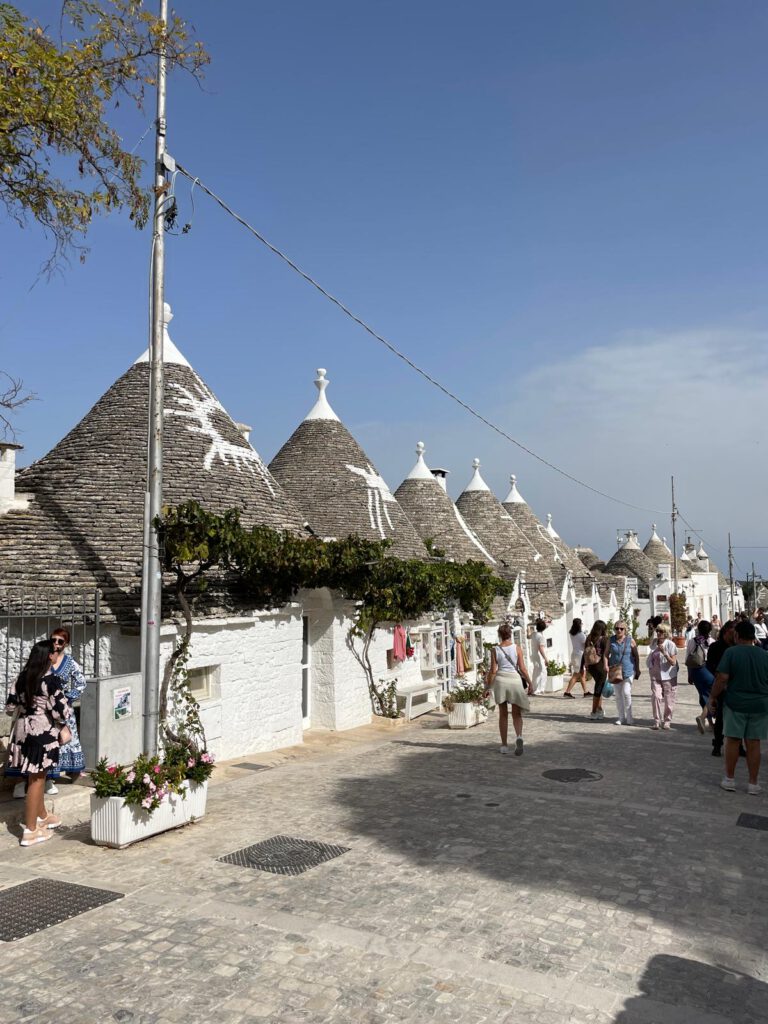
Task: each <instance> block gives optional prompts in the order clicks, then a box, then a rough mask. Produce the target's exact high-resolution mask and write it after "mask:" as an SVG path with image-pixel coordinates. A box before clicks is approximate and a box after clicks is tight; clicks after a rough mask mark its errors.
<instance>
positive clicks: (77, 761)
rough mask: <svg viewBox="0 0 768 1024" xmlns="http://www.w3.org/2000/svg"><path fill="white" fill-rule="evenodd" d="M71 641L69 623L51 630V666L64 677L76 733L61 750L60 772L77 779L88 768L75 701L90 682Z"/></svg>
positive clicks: (71, 724)
mask: <svg viewBox="0 0 768 1024" xmlns="http://www.w3.org/2000/svg"><path fill="white" fill-rule="evenodd" d="M69 642H70V635H69V630H68V629H67V628H66V626H59V628H58V629H54V631H53V632H52V633H51V643H52V644H53V646H54V652H53V661H52V663H51V668H52V670H53V673H54V675H56V676H58V677H59V679H60V680H61V686H62V689H63V690H64V696H65V697H66V698H67V702H68V704H69V705H70V709H69V715H68V716H67V727H68V728H69V731H70V732H71V733H72V739H71V740H70V741H69V743H65V744H64V745H63V746H62V748H61V751H60V752H59V771H60V772H67V774H68V775H69V777H70V778H73V777H74V778H76V777H77V776H78V775H79V774H80V772H81V771H83V770H84V769H85V755H84V754H83V748H82V747H81V746H80V736H79V734H78V731H77V719H76V718H75V711H74V708H73V707H72V704H73V703H74V701H76V700H80V697H81V696H82V694H83V690H84V689H85V686H86V682H85V676H84V675H83V670H82V669H81V668H80V666H79V665H78V663H77V662H76V661H75V659H74V658H73V657H72V655H71V654H67V653H66V649H67V647H69ZM45 791H46V793H50V792H51V789H50V787H49V786H46V790H45Z"/></svg>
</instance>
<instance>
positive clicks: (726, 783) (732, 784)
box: [720, 775, 736, 793]
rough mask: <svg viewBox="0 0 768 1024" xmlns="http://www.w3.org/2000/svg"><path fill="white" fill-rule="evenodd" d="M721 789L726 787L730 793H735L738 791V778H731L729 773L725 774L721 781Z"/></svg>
mask: <svg viewBox="0 0 768 1024" xmlns="http://www.w3.org/2000/svg"><path fill="white" fill-rule="evenodd" d="M720 789H724V790H726V791H727V792H728V793H735V792H736V779H729V778H728V776H727V775H725V776H723V780H722V782H721V783H720Z"/></svg>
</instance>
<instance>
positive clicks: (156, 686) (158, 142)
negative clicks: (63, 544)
mask: <svg viewBox="0 0 768 1024" xmlns="http://www.w3.org/2000/svg"><path fill="white" fill-rule="evenodd" d="M160 20H161V21H162V23H163V35H162V37H161V38H160V44H159V48H158V54H157V118H156V120H155V187H154V193H155V209H154V215H153V222H152V223H153V228H152V299H151V302H152V309H151V312H152V316H151V320H152V329H151V332H150V339H149V452H148V468H147V495H146V508H147V512H146V517H145V523H144V552H145V554H144V573H143V579H142V601H141V605H142V611H143V613H144V614H143V619H142V623H141V631H142V640H141V650H142V665H141V675H142V681H143V683H144V723H143V724H144V730H143V739H144V744H143V745H144V751H145V753H147V754H149V755H152V754H155V753H157V727H158V715H159V704H160V626H161V624H162V617H163V613H162V598H163V569H162V566H161V564H160V551H159V547H158V540H157V530H156V529H155V527H154V521H155V518H156V517H157V516H159V515H160V511H161V509H162V504H163V391H164V386H165V366H164V363H163V306H164V302H165V247H164V227H165V222H164V206H165V202H166V192H167V191H168V182H167V181H166V177H165V172H166V153H165V132H166V121H165V78H166V60H165V51H166V43H165V31H166V28H167V25H168V0H160Z"/></svg>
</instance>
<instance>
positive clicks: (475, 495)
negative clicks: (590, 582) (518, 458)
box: [456, 459, 562, 614]
mask: <svg viewBox="0 0 768 1024" xmlns="http://www.w3.org/2000/svg"><path fill="white" fill-rule="evenodd" d="M472 465H473V468H474V474H473V476H472V479H471V480H470V482H469V484H468V485H467V487H466V488H465V490H464V491H463V492H462V493H461V494H460V495H459V498H458V500H457V501H456V507H457V508H458V510H459V512H460V513H461V514H462V516H463V517H464V519H465V520H466V521H467V523H468V524H469V526H470V527H471V529H472V530H474V532H475V533H476V534H477V536H478V537H479V538H480V540H481V541H482V543H483V545H484V546H485V547H486V548H487V549H488V551H490V552H491V554H492V555H493V557H494V558H495V559H496V560H497V562H498V563H499V566H500V571H501V572H503V573H504V574H505V575H507V576H510V577H511V578H514V577H516V576H517V575H518V574H519V573H520V572H521V571H523V572H524V573H525V581H526V585H528V584H530V585H531V589H530V591H529V593H530V596H531V601H532V603H533V605H534V607H535V608H541V609H542V610H544V611H546V612H549V613H553V614H560V612H561V611H562V608H561V605H560V590H559V588H558V587H557V585H556V583H555V580H554V579H553V576H552V572H551V570H550V567H549V564H548V562H547V561H546V560H545V559H544V558H542V556H541V555H540V554H539V552H538V551H537V550H536V548H535V547H534V546H533V545H532V544H530V543H529V542H528V540H527V539H526V538H525V537H524V536H523V534H522V533H521V531H520V530H519V529H518V528H517V527H516V526H515V523H514V521H513V519H512V517H511V516H510V514H509V513H508V512H507V511H506V509H505V508H504V506H503V505H502V504H501V502H500V501H499V500H498V498H496V497H495V495H494V494H492V493H491V490H490V488H489V487H488V485H487V484H486V482H485V481H484V480H483V478H482V476H481V474H480V461H479V459H475V460H474V462H473V463H472Z"/></svg>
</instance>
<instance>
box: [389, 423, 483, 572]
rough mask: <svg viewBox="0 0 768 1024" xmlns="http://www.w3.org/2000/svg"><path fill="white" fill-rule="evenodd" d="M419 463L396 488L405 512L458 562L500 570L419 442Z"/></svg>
mask: <svg viewBox="0 0 768 1024" xmlns="http://www.w3.org/2000/svg"><path fill="white" fill-rule="evenodd" d="M416 455H417V459H416V465H415V466H414V467H413V469H412V470H411V472H410V473H409V474H408V476H407V477H406V478H405V480H403V482H402V483H401V484H400V486H399V487H398V488H397V490H396V491H395V497H396V498H397V500H398V501H399V502H400V505H401V506H402V508H403V510H404V511H405V514H406V515H407V516H408V518H409V519H410V521H411V522H412V523H413V525H414V526H415V527H416V530H417V531H418V534H419V536H420V537H421V539H422V540H423V541H425V542H426V541H428V540H430V541H432V542H433V544H434V546H435V547H436V548H438V549H440V550H441V551H443V552H444V553H445V557H446V558H448V559H450V560H451V561H455V562H469V561H475V562H485V563H486V564H487V565H489V566H491V567H492V568H493V569H495V570H496V571H497V572H498V571H500V566H499V565H498V564H497V562H496V559H495V558H494V557H493V555H491V553H490V552H489V551H488V550H487V549H486V548H485V547H484V546H483V544H482V543H481V541H480V539H479V538H478V536H477V534H475V533H474V532H473V531H472V530H471V529H470V527H469V526H468V524H467V523H466V522H465V520H464V517H463V516H462V514H461V512H459V510H458V509H457V508H456V506H455V505H454V503H453V501H452V500H451V498H450V497H449V495H448V493H447V491H446V490H444V488H443V487H442V485H441V484H440V483H439V482H438V481H437V480H436V479H435V477H434V476H433V475H432V473H431V472H430V470H429V468H428V466H427V464H426V462H425V461H424V444H423V442H422V441H419V443H418V444H417V445H416Z"/></svg>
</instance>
